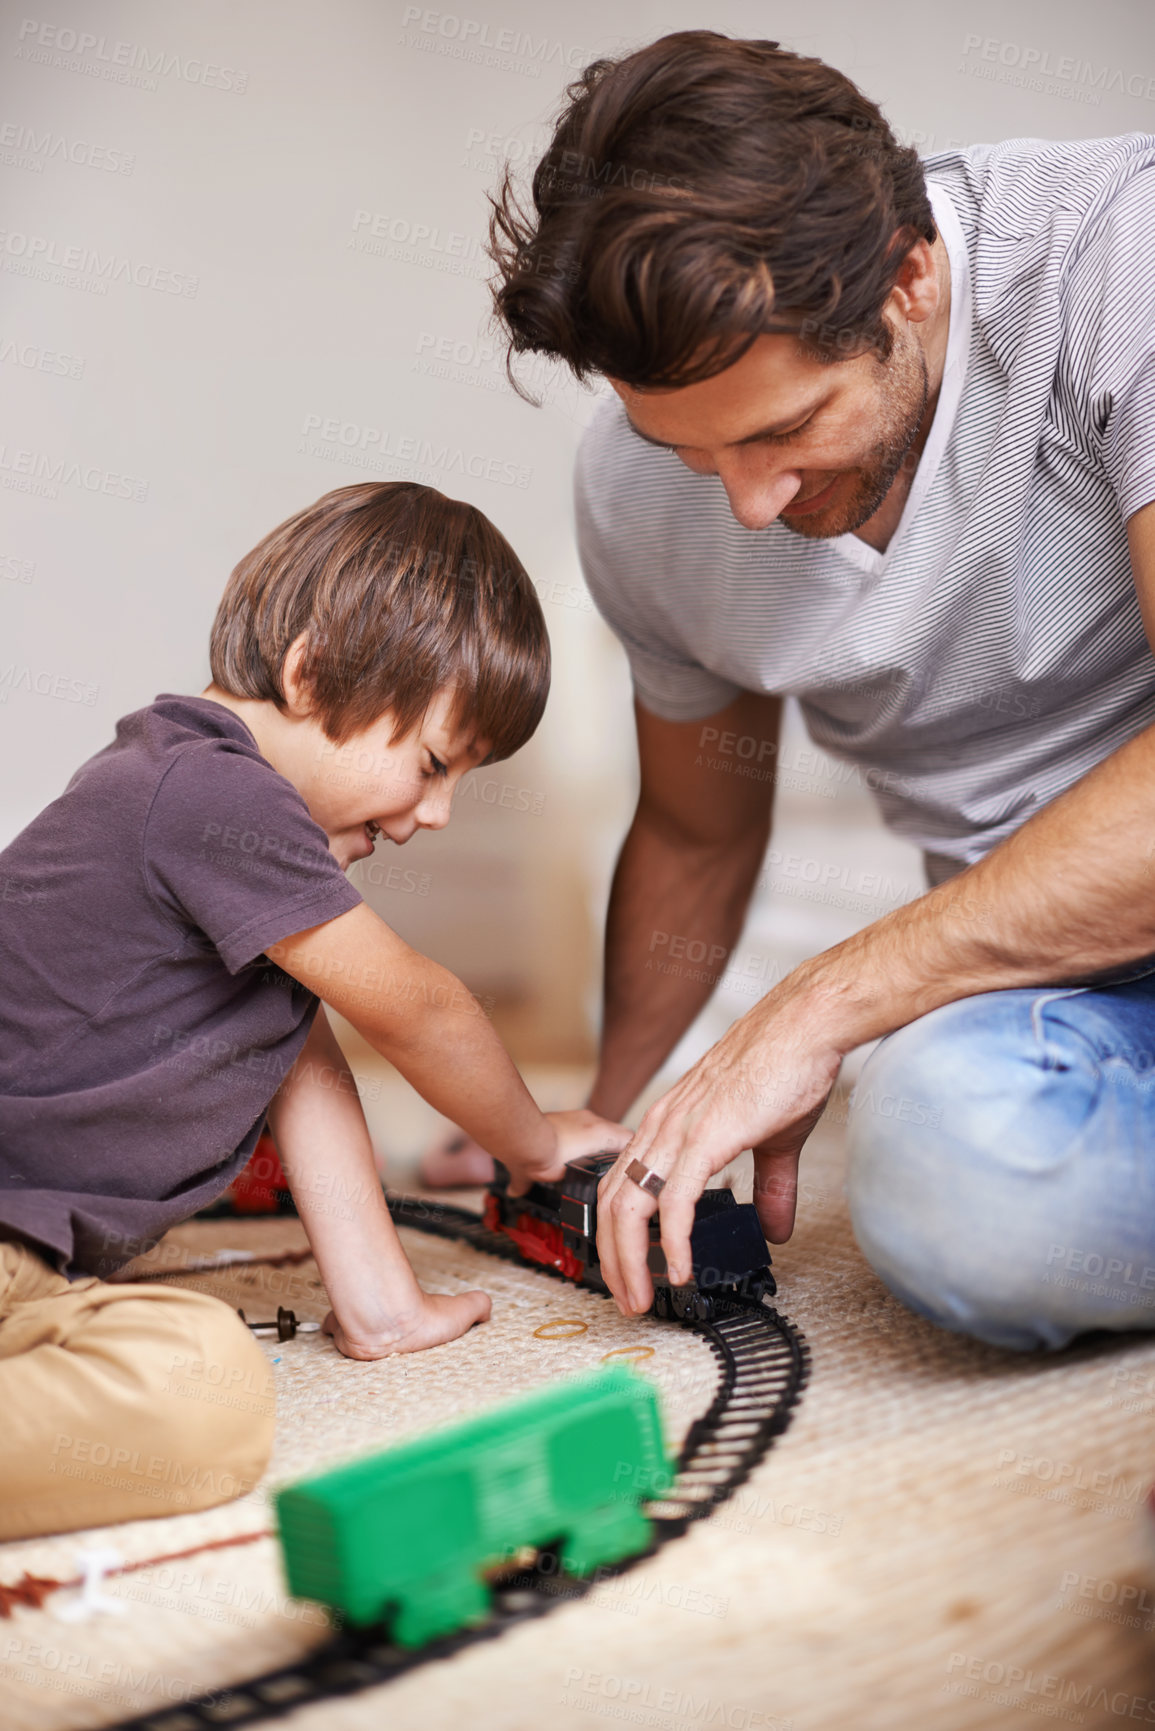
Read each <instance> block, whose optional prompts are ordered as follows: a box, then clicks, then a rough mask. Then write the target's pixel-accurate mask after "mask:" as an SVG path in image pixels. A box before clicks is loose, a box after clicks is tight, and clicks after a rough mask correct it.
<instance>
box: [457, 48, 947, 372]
mask: <svg viewBox="0 0 1155 1731" xmlns="http://www.w3.org/2000/svg"><path fill="white" fill-rule="evenodd" d="M567 99H568V105H567V107H566V108H565V109H564V110H563V112H562V115H561V118H560V120H559V121H558V123H557V128H556V131H555V133H554V137H553V141H552V143H551V145H550V147H549V149H548V150H547V151H546V154H545V155H544V157H543V158H542V160H541V161H540V162H539V164H538V166H537V169H536V171H535V173H534V177H533V186H532V210H527V209H526V208H525V207H524V205H523V203H522V202H521V200H520V199H519V197H518V194H517V192H516V190H515V188H514V185H513V180H512V176H511V173H510V171H509V170H508V169H507V171H506V174H505V178H504V180H503V182H502V185H501V187H500V189H499V191H498V193H497V195H496V197H495V198H493V199H492V200H491V203H492V206H493V214H492V220H491V224H490V251H491V254H492V256H493V258H494V260H495V262H496V263H497V265H498V267H499V271H500V277H499V279H498V281H497V283H496V284H495V286H494V300H495V304H496V308H497V313H498V316H499V318H500V319H501V321H502V322H503V323H504V325H505V328H506V330H507V332H508V333H509V345H510V349H509V355H510V362H511V363H512V358H513V355H514V354H515V353H522V352H526V351H532V352H536V353H541V354H546V355H550V356H553V357H555V358H558V359H561V360H564V361H566V362H567V363H568V364H569V366H570V367H571V368H572V369H573V371H574V372H575V373H576V374H577V375H578V377H579V378H585V377H586V376H587V375H588V374H589V373H591V372H598V373H604V374H607V375H609V376H610V377H611V378H614V379H620V380H621V381H622V382H623V383H625V384H628V385H631V386H633V387H635V388H637V389H643V388H658V389H661V388H678V387H680V386H683V385H688V384H693V383H695V382H697V381H698V380H700V379H705V378H710V377H712V376H713V375H714V374H716V373H718V372H721V371H722V370H723V369H724V368H725V367H728V366H730V365H732V364H733V362H735V361H737V360H739V359H741V357H742V355H743V354H745V352H746V350H747V349H748V348H749V347H750V345H751V343H753V342H754V341H755V340H756V338H757V337H758V336H760V335H765V334H767V333H773V332H785V333H792V334H794V335H795V336H797V337H798V338H799V340H800V341H801V342H802V343H803V345H804V347H805V348H806V349H807V351H808V352H810V353H811V354H813V355H814V356H815V357H816V358H818V359H822V360H840V359H848V358H850V357H851V356H853V355H855V354H860V353H864V352H867V351H870V350H873V351H874V352H875V353H877V354H878V356H879V357H880V358H881V359H883V360H885V359H886V358H887V356H888V355H889V354H890V351H891V347H892V343H893V337H892V332H891V328H890V327H889V326H888V325H887V323H886V321H885V320H884V319H883V318H882V316H881V315H882V308H883V305H884V303H885V301H886V299H887V296H888V295H889V293H890V290H891V288H892V287H893V285H894V282H895V279H896V277H897V274H898V271H899V268H900V266H901V264H902V261H903V259H904V258H905V256H906V254H907V253H908V252H909V250H910V248H911V247H912V246H913V245H914V244H915V243H916V241H917V240H918V239H919V238H920V237H921V238H923V239H925V240H928V241H933V240H934V239H935V235H936V230H935V226H934V219H933V216H932V214H931V209H930V202H929V199H928V197H927V192H926V183H925V180H924V177H923V171H922V164H921V163H920V161H919V158H918V154H917V152H916V151H914V150H912V149H905V148H903V147H902V146H900V145H899V144H898V142H897V140H896V139H895V137H894V134H893V133H892V132H891V130H890V127H889V126H888V125H887V123H886V121H885V119H884V118H883V115H882V113H881V111H880V110H879V109H878V108H877V107H876V105H875V104H874V103H873V102H871V101H870V100H869V99H868V98H867V97H866V96H864V95H863V94H862V92H861V91H860V90H859V89H858V88H857V87H856V86H855V85H854V84H852V83H851V81H850V79H849V78H846V77H845V76H844V75H843V74H842V73H841V72H837V71H835V70H834V68H833V67H830V66H827V65H825V64H824V62H823V61H821V60H814V59H810V58H807V57H806V56H803V55H800V54H794V53H792V52H791V51H790V50H789V49H786V48H781V47H780V46H779V45H778V43H777V42H750V41H736V40H732V39H731V38H729V37H726V36H720V35H718V34H716V33H715V32H714V31H710V30H682V31H678V32H676V33H675V34H674V35H671V36H664V37H662V38H661V39H660V40H659V41H657V42H653V43H651V44H650V45H649V46H648V47H646V48H642V49H639V50H638V51H637V52H636V53H634V54H630V55H627V56H626V57H625V58H624V59H622V60H616V61H614V60H597V61H595V62H594V63H593V64H592V65H590V66H588V67H587V68H586V69H585V71H584V72H583V73H582V75H581V77H580V78H579V79H577V80H576V81H575V82H574V83H573V84H571V85H570V87H569V90H568V91H567ZM510 376H511V378H512V379H513V381H514V383H515V385H516V383H517V381H516V377H515V376H514V374H513V372H512V368H511V373H510ZM524 394H525V393H524V392H523V395H524Z"/></svg>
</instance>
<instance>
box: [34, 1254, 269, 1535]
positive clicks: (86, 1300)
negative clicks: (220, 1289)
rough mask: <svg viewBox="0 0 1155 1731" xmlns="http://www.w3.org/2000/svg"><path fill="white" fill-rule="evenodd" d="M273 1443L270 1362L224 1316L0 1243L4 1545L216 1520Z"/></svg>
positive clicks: (192, 1301) (210, 1304) (198, 1301)
mask: <svg viewBox="0 0 1155 1731" xmlns="http://www.w3.org/2000/svg"><path fill="white" fill-rule="evenodd" d="M272 1446H273V1378H272V1374H271V1372H270V1369H269V1365H268V1361H267V1360H266V1358H265V1356H264V1354H263V1353H262V1351H261V1349H260V1347H259V1346H258V1345H257V1343H256V1341H255V1340H254V1339H253V1337H252V1335H251V1334H250V1333H249V1331H248V1329H247V1328H246V1327H245V1325H244V1323H243V1322H242V1321H241V1320H240V1318H239V1317H238V1316H237V1314H236V1312H235V1311H233V1310H230V1309H229V1307H228V1306H227V1305H226V1304H222V1303H221V1302H220V1301H219V1299H216V1298H209V1297H207V1296H206V1295H205V1294H204V1293H201V1292H189V1291H182V1290H181V1289H180V1288H179V1287H172V1286H168V1285H162V1284H160V1283H154V1284H149V1285H144V1284H141V1285H132V1284H125V1285H115V1284H113V1285H110V1284H108V1283H107V1282H105V1281H102V1280H93V1279H83V1280H74V1281H68V1280H65V1279H64V1278H63V1276H62V1275H59V1274H56V1273H55V1272H54V1271H53V1270H52V1269H51V1268H50V1267H49V1265H48V1263H47V1262H45V1260H44V1259H43V1257H41V1256H38V1255H37V1254H36V1253H35V1251H33V1250H30V1249H28V1248H27V1247H26V1246H25V1245H23V1244H14V1243H6V1242H0V1539H18V1538H28V1537H30V1536H31V1535H33V1534H38V1533H59V1532H71V1531H73V1530H74V1529H75V1528H77V1527H99V1526H105V1525H106V1524H109V1523H111V1522H114V1521H136V1520H143V1519H146V1518H148V1517H149V1516H155V1515H172V1514H183V1513H187V1512H188V1511H189V1510H190V1509H207V1508H211V1507H212V1506H213V1505H214V1504H215V1503H223V1502H228V1501H229V1500H230V1499H231V1498H233V1497H237V1496H241V1495H242V1494H243V1493H244V1492H245V1491H247V1490H249V1489H251V1488H252V1486H253V1485H254V1484H255V1483H256V1481H257V1480H258V1479H259V1478H260V1476H261V1474H262V1472H263V1471H264V1469H265V1466H266V1464H267V1462H268V1458H269V1454H270V1452H271V1450H272Z"/></svg>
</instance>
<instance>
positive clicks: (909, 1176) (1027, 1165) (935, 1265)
mask: <svg viewBox="0 0 1155 1731" xmlns="http://www.w3.org/2000/svg"><path fill="white" fill-rule="evenodd" d="M967 1008H968V1006H967V1002H966V1001H964V1002H963V1003H959V1004H952V1005H947V1006H945V1008H944V1010H942V1011H936V1012H934V1014H933V1015H930V1016H926V1017H923V1018H922V1019H921V1020H920V1021H918V1022H914V1023H912V1024H910V1026H909V1027H907V1028H904V1029H902V1030H900V1031H899V1032H898V1033H897V1034H894V1035H892V1036H891V1037H890V1038H889V1039H888V1040H886V1041H884V1042H883V1044H882V1045H881V1046H879V1047H878V1049H877V1050H876V1052H875V1053H873V1054H872V1056H871V1058H870V1059H869V1060H868V1062H867V1064H866V1066H865V1067H864V1069H863V1073H862V1077H861V1079H860V1081H859V1083H858V1085H857V1087H856V1088H855V1091H854V1095H853V1097H852V1103H851V1117H850V1124H849V1137H848V1142H849V1156H850V1164H849V1173H848V1181H847V1193H848V1199H849V1204H850V1214H851V1221H852V1224H853V1227H854V1232H855V1236H856V1238H857V1240H858V1243H859V1246H860V1248H861V1250H862V1252H863V1254H864V1255H865V1257H866V1259H867V1261H868V1262H869V1263H870V1264H871V1266H872V1267H873V1268H874V1270H875V1272H876V1273H877V1274H878V1275H879V1276H880V1277H881V1279H882V1280H883V1281H885V1283H886V1284H887V1285H888V1286H889V1287H890V1288H891V1290H892V1291H893V1292H894V1293H895V1294H896V1295H897V1296H898V1297H899V1298H901V1299H902V1300H903V1302H904V1303H906V1304H907V1305H908V1306H909V1307H910V1308H911V1309H913V1310H915V1311H917V1312H918V1313H919V1314H921V1315H923V1316H926V1317H928V1318H930V1319H931V1320H932V1321H934V1322H936V1323H938V1324H939V1325H940V1326H942V1327H944V1328H948V1329H951V1330H954V1331H956V1332H960V1333H966V1334H972V1335H975V1336H976V1337H977V1338H979V1339H981V1340H985V1341H988V1342H990V1343H992V1344H996V1345H1001V1346H1010V1347H1018V1348H1031V1347H1037V1346H1059V1345H1063V1344H1065V1343H1066V1341H1067V1340H1069V1339H1070V1338H1071V1336H1072V1334H1073V1333H1074V1332H1076V1330H1075V1329H1073V1328H1071V1327H1069V1326H1066V1324H1065V1323H1064V1324H1062V1325H1060V1324H1059V1323H1058V1322H1057V1321H1056V1318H1055V1316H1054V1314H1053V1304H1052V1295H1051V1294H1050V1293H1049V1292H1048V1291H1047V1289H1046V1283H1045V1280H1044V1272H1045V1271H1044V1268H1043V1266H1042V1262H1041V1258H1040V1255H1039V1254H1038V1252H1039V1248H1040V1244H1041V1242H1042V1240H1043V1239H1044V1238H1046V1239H1047V1241H1048V1242H1049V1241H1050V1240H1049V1237H1048V1226H1047V1213H1048V1209H1049V1208H1050V1207H1051V1206H1052V1199H1051V1198H1050V1197H1044V1195H1043V1194H1042V1193H1041V1192H1040V1191H1039V1189H1038V1183H1037V1179H1038V1176H1039V1175H1040V1169H1041V1167H1042V1166H1044V1165H1047V1164H1049V1163H1051V1162H1052V1161H1054V1160H1056V1159H1058V1160H1060V1161H1061V1157H1062V1149H1061V1147H1056V1145H1055V1143H1054V1142H1053V1141H1048V1143H1047V1146H1046V1148H1042V1147H1038V1148H1036V1146H1035V1142H1036V1135H1035V1131H1034V1130H1033V1129H1032V1125H1031V1114H1030V1112H1029V1110H1024V1111H1023V1112H1021V1113H1019V1112H1017V1111H1016V1109H1015V1101H1016V1098H1019V1097H1021V1103H1022V1104H1023V1106H1024V1107H1026V1106H1028V1105H1029V1100H1030V1096H1031V1090H1032V1087H1033V1085H1034V1084H1033V1081H1032V1078H1031V1077H1030V1076H1029V1075H1028V1074H1026V1072H1027V1071H1028V1070H1029V1069H1030V1062H1029V1055H1028V1053H1027V1050H1026V1047H1025V1045H1024V1044H1023V1042H1022V1041H1021V1039H1020V1038H1019V1035H1020V1034H1021V1032H1022V1030H1021V1028H1020V1027H1018V1026H1016V1025H1015V1024H1013V1023H1012V1024H1010V1025H1008V1027H1007V1028H1006V1029H1004V1030H1003V1032H1004V1034H1006V1035H1007V1036H1009V1037H1007V1038H1005V1039H1000V1037H999V1030H998V1029H997V1027H992V1026H991V1025H990V1023H989V1021H987V1020H984V1017H983V1015H982V1014H981V1013H980V1014H978V1015H968V1013H967ZM1000 1008H1001V1007H1000ZM979 1078H983V1080H981V1081H980V1080H979ZM1016 1117H1017V1118H1018V1128H1017V1134H1016V1137H1015V1139H1014V1146H1013V1147H1012V1146H1009V1145H1008V1143H1007V1139H1006V1135H1005V1130H1006V1126H1007V1124H1008V1123H1010V1122H1013V1121H1014V1119H1015V1118H1016ZM1052 1236H1053V1234H1052Z"/></svg>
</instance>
